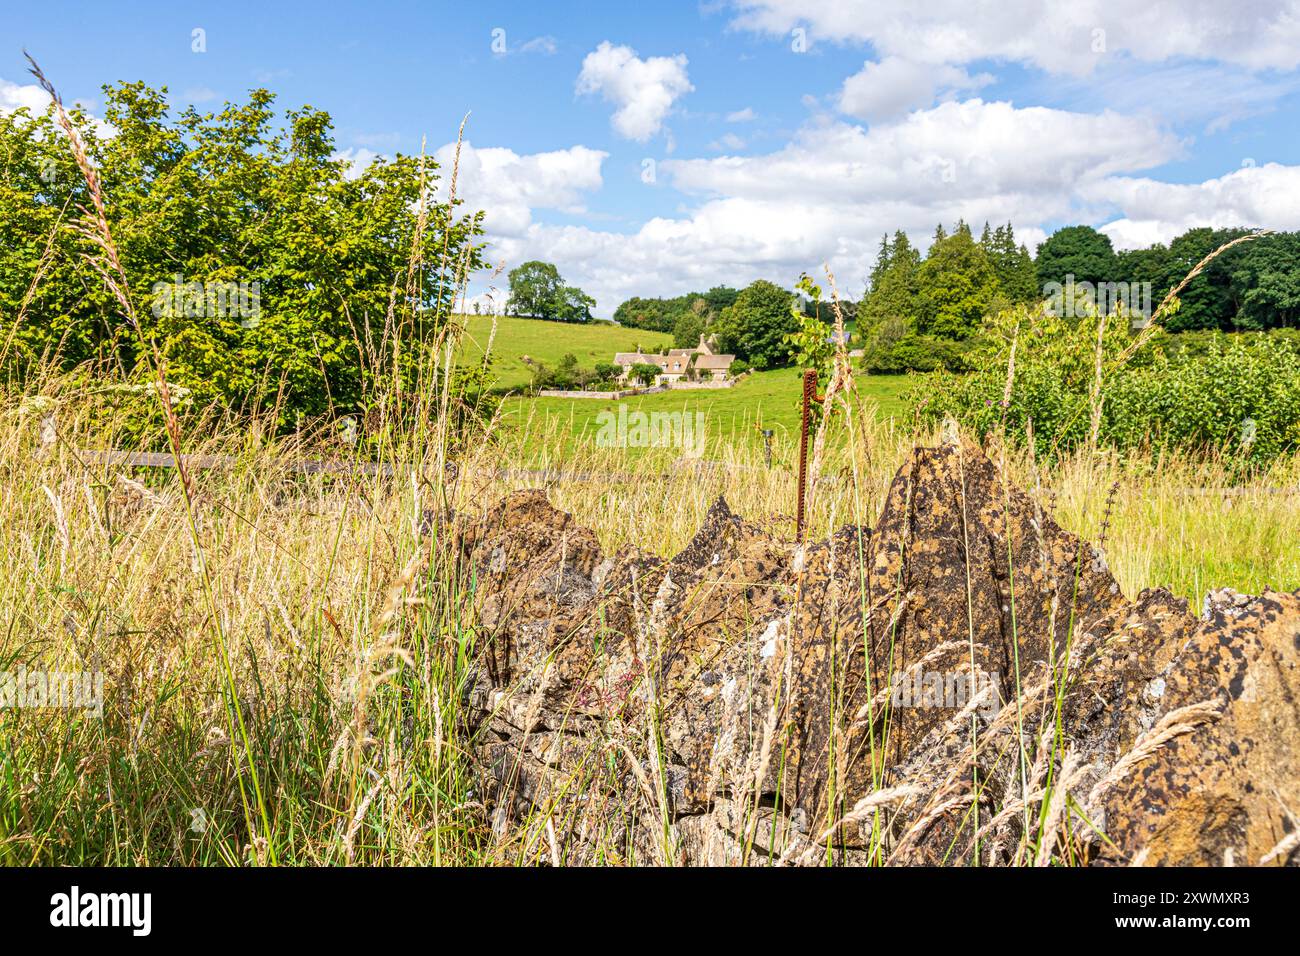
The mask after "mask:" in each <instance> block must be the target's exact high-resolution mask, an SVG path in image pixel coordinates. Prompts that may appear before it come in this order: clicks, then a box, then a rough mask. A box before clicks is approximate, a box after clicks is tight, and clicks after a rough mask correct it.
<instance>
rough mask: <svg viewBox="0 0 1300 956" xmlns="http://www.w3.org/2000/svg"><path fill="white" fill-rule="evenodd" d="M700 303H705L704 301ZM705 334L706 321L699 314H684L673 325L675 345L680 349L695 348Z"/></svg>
mask: <svg viewBox="0 0 1300 956" xmlns="http://www.w3.org/2000/svg"><path fill="white" fill-rule="evenodd" d="M700 301H703V300H702V299H701V300H700ZM703 334H704V319H703V318H701V317H700V315H699V313H697V312H682V313H681V314H680V315H678V316H677V322H676V324H674V325H673V345H675V346H676V347H677V348H679V349H689V348H694V347H695V346H696V345H698V344H699V341H700V336H701V335H703Z"/></svg>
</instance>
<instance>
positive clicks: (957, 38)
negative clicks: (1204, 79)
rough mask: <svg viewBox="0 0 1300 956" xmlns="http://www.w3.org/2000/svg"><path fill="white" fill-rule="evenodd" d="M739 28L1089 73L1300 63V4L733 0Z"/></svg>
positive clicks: (920, 57)
mask: <svg viewBox="0 0 1300 956" xmlns="http://www.w3.org/2000/svg"><path fill="white" fill-rule="evenodd" d="M734 6H735V8H736V10H735V16H734V18H733V25H734V26H736V27H739V28H741V29H748V30H754V31H758V32H762V33H768V34H773V35H788V34H789V32H790V31H791V30H792V29H794V28H795V27H798V26H804V27H806V28H807V29H808V30H809V34H810V39H811V40H812V41H813V42H814V43H816V42H817V41H818V40H828V41H831V42H847V43H870V44H871V45H872V46H873V47H874V48H875V50H876V52H877V53H878V54H880V55H881V56H882V57H890V56H898V57H904V58H907V59H910V60H915V61H919V62H922V63H948V64H963V63H971V62H973V61H976V60H984V59H992V60H1004V61H1009V62H1017V63H1025V64H1028V65H1032V66H1035V67H1038V68H1040V69H1043V70H1046V71H1048V72H1049V73H1074V74H1086V73H1088V72H1090V71H1091V70H1093V69H1094V68H1095V67H1096V65H1097V64H1098V63H1099V62H1100V60H1101V58H1102V57H1104V56H1106V55H1107V54H1111V53H1123V54H1125V55H1127V56H1129V57H1132V58H1134V59H1136V60H1140V61H1143V62H1148V63H1158V62H1161V61H1164V60H1168V59H1170V58H1173V57H1188V58H1192V59H1204V60H1217V61H1220V62H1225V63H1233V64H1238V65H1241V66H1244V67H1248V68H1250V69H1254V70H1266V69H1279V70H1290V69H1294V68H1295V67H1296V66H1298V65H1300V0H1238V2H1235V3H1227V4H1225V3H1222V2H1221V0H1148V2H1145V3H1134V2H1133V0H1045V2H1044V0H927V2H925V3H917V2H916V0H870V2H867V0H734Z"/></svg>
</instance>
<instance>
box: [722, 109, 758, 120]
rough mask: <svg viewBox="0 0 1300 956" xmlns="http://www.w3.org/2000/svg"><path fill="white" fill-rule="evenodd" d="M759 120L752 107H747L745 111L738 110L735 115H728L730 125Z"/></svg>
mask: <svg viewBox="0 0 1300 956" xmlns="http://www.w3.org/2000/svg"><path fill="white" fill-rule="evenodd" d="M757 118H758V114H757V113H755V112H754V110H753V108H752V107H749V106H746V107H745V108H744V109H743V110H736V111H735V112H734V113H728V114H727V122H728V123H751V122H753V121H754V120H755V119H757Z"/></svg>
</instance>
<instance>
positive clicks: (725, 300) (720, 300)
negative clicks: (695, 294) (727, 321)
mask: <svg viewBox="0 0 1300 956" xmlns="http://www.w3.org/2000/svg"><path fill="white" fill-rule="evenodd" d="M738 295H740V291H739V290H737V289H733V288H731V287H730V286H725V285H715V286H714V287H713V288H712V289H710V290H709V291H708V292H706V293H704V295H703V297H702V298H703V299H704V301H705V302H707V303H708V304H709V312H710V314H712V315H714V316H718V315H721V314H722V310H723V309H725V308H727V307H728V306H730V305H734V304H735V302H736V296H738Z"/></svg>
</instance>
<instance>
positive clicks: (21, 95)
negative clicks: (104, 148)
mask: <svg viewBox="0 0 1300 956" xmlns="http://www.w3.org/2000/svg"><path fill="white" fill-rule="evenodd" d="M64 104H65V105H67V101H66V100H65V101H64ZM49 105H50V95H49V94H48V93H46V92H45V90H43V89H41V87H40V86H39V85H38V84H36V83H25V84H19V83H11V82H9V81H8V80H5V79H0V114H4V113H12V112H13V111H14V110H17V109H21V108H23V107H26V108H27V110H28V112H29V113H30V114H31V115H32V116H33V117H37V116H42V115H43V114H44V113H45V110H46V109H47V108H48V107H49ZM72 105H73V106H76V107H78V108H79V109H82V110H85V112H86V114H87V116H88V117H89V119H90V123H91V125H92V126H93V127H94V130H95V134H96V135H97V136H98V137H99V138H100V139H108V138H110V137H112V136H116V135H117V129H116V128H114V127H113V126H111V125H109V124H108V123H106V122H104V120H102V119H100V118H99V117H97V116H95V115H93V114H92V113H91V112H90V110H89V108H88V107H87V104H85V103H84V102H82V101H80V100H78V101H74V102H73V104H72Z"/></svg>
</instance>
